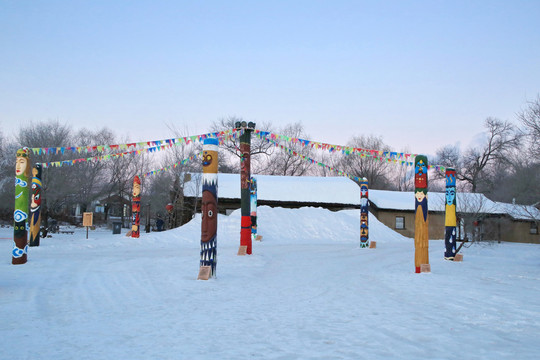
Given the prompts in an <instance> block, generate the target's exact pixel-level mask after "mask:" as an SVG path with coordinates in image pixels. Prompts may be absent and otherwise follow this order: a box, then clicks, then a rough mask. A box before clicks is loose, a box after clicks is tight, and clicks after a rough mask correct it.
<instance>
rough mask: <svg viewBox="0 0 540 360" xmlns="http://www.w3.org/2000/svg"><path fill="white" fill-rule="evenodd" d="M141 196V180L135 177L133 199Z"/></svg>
mask: <svg viewBox="0 0 540 360" xmlns="http://www.w3.org/2000/svg"><path fill="white" fill-rule="evenodd" d="M139 196H141V179H140V178H139V177H138V176H137V175H135V178H134V179H133V197H135V198H136V197H139Z"/></svg>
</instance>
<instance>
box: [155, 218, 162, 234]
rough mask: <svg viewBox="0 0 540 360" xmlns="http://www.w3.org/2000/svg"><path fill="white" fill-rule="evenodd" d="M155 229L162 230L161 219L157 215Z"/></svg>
mask: <svg viewBox="0 0 540 360" xmlns="http://www.w3.org/2000/svg"><path fill="white" fill-rule="evenodd" d="M156 227H157V231H163V219H162V218H160V217H158V219H157V220H156Z"/></svg>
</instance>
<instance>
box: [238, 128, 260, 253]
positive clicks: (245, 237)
mask: <svg viewBox="0 0 540 360" xmlns="http://www.w3.org/2000/svg"><path fill="white" fill-rule="evenodd" d="M235 126H236V128H237V129H239V130H243V131H244V132H243V133H242V135H240V153H241V155H240V156H241V158H240V206H241V216H242V220H241V229H240V246H246V254H248V255H251V254H252V241H251V215H250V212H251V211H250V207H251V206H250V193H249V184H250V179H251V155H250V153H251V133H252V132H253V130H255V123H253V122H249V123H246V122H245V121H242V122H240V121H238V122H236V124H235Z"/></svg>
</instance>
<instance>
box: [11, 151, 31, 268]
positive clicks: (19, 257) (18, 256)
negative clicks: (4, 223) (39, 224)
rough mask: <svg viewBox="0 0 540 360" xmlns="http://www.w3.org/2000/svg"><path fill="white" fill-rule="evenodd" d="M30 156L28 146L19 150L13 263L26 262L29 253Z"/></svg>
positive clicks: (16, 167) (16, 173) (16, 171)
mask: <svg viewBox="0 0 540 360" xmlns="http://www.w3.org/2000/svg"><path fill="white" fill-rule="evenodd" d="M29 173H30V158H29V151H28V148H26V147H25V148H22V149H19V150H17V160H16V165H15V211H14V212H13V220H14V222H15V225H14V227H13V229H14V231H13V241H14V242H15V246H14V247H13V253H12V255H13V258H12V259H11V263H12V264H13V265H19V264H25V263H26V261H27V254H28V230H27V226H28V223H27V220H28V187H29V186H28V174H29Z"/></svg>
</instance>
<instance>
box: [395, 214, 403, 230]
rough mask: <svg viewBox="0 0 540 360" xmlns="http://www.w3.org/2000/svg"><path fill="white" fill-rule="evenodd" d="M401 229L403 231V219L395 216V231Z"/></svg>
mask: <svg viewBox="0 0 540 360" xmlns="http://www.w3.org/2000/svg"><path fill="white" fill-rule="evenodd" d="M403 229H405V217H404V216H396V230H403Z"/></svg>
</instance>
